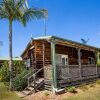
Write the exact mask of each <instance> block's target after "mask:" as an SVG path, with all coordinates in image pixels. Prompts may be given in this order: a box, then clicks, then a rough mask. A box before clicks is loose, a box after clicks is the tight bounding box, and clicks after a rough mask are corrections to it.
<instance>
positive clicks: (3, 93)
mask: <svg viewBox="0 0 100 100" xmlns="http://www.w3.org/2000/svg"><path fill="white" fill-rule="evenodd" d="M0 100H22V99H20V98H19V97H18V96H17V95H16V93H15V92H10V91H8V90H7V88H6V86H5V85H4V84H3V83H0Z"/></svg>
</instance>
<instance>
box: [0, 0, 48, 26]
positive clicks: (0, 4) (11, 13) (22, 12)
mask: <svg viewBox="0 0 100 100" xmlns="http://www.w3.org/2000/svg"><path fill="white" fill-rule="evenodd" d="M25 2H26V0H1V1H0V19H8V20H9V21H10V22H12V21H14V20H17V21H19V22H21V23H22V24H23V25H24V26H25V25H26V23H27V21H29V20H31V19H36V18H39V19H40V18H44V17H46V16H47V11H46V10H45V9H37V8H34V7H30V8H28V7H27V6H25Z"/></svg>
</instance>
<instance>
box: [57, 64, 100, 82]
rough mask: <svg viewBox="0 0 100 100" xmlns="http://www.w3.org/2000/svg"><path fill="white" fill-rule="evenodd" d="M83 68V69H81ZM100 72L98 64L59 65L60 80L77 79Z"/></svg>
mask: <svg viewBox="0 0 100 100" xmlns="http://www.w3.org/2000/svg"><path fill="white" fill-rule="evenodd" d="M80 68H81V69H80ZM99 74H100V67H99V66H96V65H81V67H80V66H79V65H61V64H60V65H57V79H58V80H77V79H80V78H81V79H82V78H84V77H93V76H98V75H99Z"/></svg>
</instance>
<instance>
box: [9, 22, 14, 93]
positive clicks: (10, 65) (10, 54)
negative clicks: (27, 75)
mask: <svg viewBox="0 0 100 100" xmlns="http://www.w3.org/2000/svg"><path fill="white" fill-rule="evenodd" d="M12 57H13V56H12V20H9V72H10V85H9V89H10V90H11V91H12V90H13V86H12V82H13V70H12V69H13V64H12Z"/></svg>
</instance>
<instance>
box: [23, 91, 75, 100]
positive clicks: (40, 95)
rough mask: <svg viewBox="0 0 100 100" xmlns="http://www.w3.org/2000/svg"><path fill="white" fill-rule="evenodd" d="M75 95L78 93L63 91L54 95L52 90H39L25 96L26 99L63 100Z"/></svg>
mask: <svg viewBox="0 0 100 100" xmlns="http://www.w3.org/2000/svg"><path fill="white" fill-rule="evenodd" d="M46 93H48V94H49V95H46ZM73 95H77V94H73V93H68V92H67V93H63V94H60V95H59V94H57V95H54V94H53V93H52V92H49V91H47V92H46V91H40V92H37V93H35V94H32V95H29V96H27V97H25V98H24V99H25V100H63V99H64V98H66V97H70V96H73Z"/></svg>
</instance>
